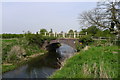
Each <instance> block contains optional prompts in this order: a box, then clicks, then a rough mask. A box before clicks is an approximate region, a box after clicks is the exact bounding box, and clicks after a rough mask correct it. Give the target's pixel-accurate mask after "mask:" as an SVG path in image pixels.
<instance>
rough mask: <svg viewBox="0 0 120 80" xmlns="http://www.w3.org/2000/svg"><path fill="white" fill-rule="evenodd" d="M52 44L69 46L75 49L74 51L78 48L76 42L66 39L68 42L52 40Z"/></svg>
mask: <svg viewBox="0 0 120 80" xmlns="http://www.w3.org/2000/svg"><path fill="white" fill-rule="evenodd" d="M52 43H60V44H67V45H69V46H71V47H73V48H74V49H75V48H76V46H75V40H69V39H66V40H62V39H60V40H52V41H51V42H50V44H52Z"/></svg>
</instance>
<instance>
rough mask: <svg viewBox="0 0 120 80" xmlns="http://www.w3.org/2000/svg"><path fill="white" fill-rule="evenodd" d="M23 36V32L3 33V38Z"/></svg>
mask: <svg viewBox="0 0 120 80" xmlns="http://www.w3.org/2000/svg"><path fill="white" fill-rule="evenodd" d="M22 37H23V34H7V33H4V34H2V38H6V39H7V38H22Z"/></svg>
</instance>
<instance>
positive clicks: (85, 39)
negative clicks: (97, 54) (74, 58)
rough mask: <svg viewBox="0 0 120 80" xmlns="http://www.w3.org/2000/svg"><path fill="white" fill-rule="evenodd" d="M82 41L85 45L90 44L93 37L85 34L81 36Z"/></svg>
mask: <svg viewBox="0 0 120 80" xmlns="http://www.w3.org/2000/svg"><path fill="white" fill-rule="evenodd" d="M80 42H82V43H83V45H88V44H90V43H91V42H93V40H92V38H91V35H85V36H82V37H81V38H80Z"/></svg>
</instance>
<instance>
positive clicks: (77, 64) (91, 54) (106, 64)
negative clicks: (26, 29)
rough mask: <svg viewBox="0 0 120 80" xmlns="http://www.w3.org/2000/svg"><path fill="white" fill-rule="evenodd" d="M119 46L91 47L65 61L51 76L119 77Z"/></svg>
mask: <svg viewBox="0 0 120 80" xmlns="http://www.w3.org/2000/svg"><path fill="white" fill-rule="evenodd" d="M117 77H118V47H117V46H106V47H102V46H101V47H94V46H93V47H91V48H90V49H89V50H87V51H81V52H80V53H79V54H76V55H75V56H73V57H72V58H70V59H68V60H67V61H66V62H65V65H64V66H63V67H62V69H61V70H58V71H56V72H55V73H54V74H53V75H52V76H50V78H117Z"/></svg>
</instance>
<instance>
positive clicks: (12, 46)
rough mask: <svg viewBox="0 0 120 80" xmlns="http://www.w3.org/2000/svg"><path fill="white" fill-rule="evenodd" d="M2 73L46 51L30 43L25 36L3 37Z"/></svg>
mask: <svg viewBox="0 0 120 80" xmlns="http://www.w3.org/2000/svg"><path fill="white" fill-rule="evenodd" d="M1 45H2V64H1V65H2V73H5V72H8V71H10V70H14V69H16V68H17V67H19V66H20V65H22V64H24V63H26V62H27V61H28V60H29V59H31V58H34V57H36V56H39V55H42V54H43V53H45V52H46V51H45V50H41V49H40V48H39V47H38V46H36V45H28V43H27V41H26V39H24V38H19V39H18V38H13V39H2V44H1Z"/></svg>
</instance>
